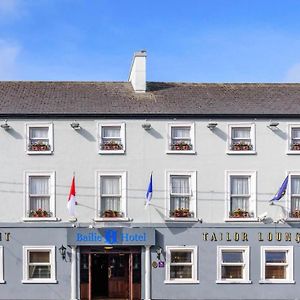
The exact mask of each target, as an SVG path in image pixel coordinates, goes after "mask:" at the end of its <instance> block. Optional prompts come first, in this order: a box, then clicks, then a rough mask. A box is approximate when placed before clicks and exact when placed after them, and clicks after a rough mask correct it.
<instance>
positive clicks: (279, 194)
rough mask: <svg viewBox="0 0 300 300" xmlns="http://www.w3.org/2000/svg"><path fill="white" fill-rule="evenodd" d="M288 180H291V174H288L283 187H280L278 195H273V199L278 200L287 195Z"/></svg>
mask: <svg viewBox="0 0 300 300" xmlns="http://www.w3.org/2000/svg"><path fill="white" fill-rule="evenodd" d="M288 181H289V176H286V178H285V179H284V181H283V183H282V185H281V187H280V188H279V190H278V192H277V193H276V195H275V196H274V197H273V199H272V200H271V201H278V200H280V199H281V198H282V197H283V196H284V195H285V191H286V188H287V185H288Z"/></svg>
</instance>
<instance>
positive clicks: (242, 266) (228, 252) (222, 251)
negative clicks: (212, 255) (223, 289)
mask: <svg viewBox="0 0 300 300" xmlns="http://www.w3.org/2000/svg"><path fill="white" fill-rule="evenodd" d="M217 274H218V278H217V283H223V282H224V283H225V282H226V283H247V282H250V281H249V247H235V246H227V247H224V246H220V247H218V262H217Z"/></svg>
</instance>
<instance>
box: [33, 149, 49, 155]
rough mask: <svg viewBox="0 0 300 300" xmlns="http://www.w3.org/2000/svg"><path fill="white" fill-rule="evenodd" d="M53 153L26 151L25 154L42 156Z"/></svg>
mask: <svg viewBox="0 0 300 300" xmlns="http://www.w3.org/2000/svg"><path fill="white" fill-rule="evenodd" d="M52 153H53V151H51V150H50V151H27V154H29V155H40V154H42V155H49V154H52Z"/></svg>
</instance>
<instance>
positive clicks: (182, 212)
mask: <svg viewBox="0 0 300 300" xmlns="http://www.w3.org/2000/svg"><path fill="white" fill-rule="evenodd" d="M193 215H194V214H193V213H192V212H190V210H189V209H188V208H179V209H175V210H173V211H171V212H170V217H172V218H192V217H193Z"/></svg>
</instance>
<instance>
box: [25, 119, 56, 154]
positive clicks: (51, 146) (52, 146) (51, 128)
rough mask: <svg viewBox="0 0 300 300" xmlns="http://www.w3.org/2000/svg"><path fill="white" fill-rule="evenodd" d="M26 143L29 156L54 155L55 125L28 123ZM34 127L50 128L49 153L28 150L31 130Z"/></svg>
mask: <svg viewBox="0 0 300 300" xmlns="http://www.w3.org/2000/svg"><path fill="white" fill-rule="evenodd" d="M25 125H26V143H25V147H26V148H25V151H26V152H27V154H30V155H31V154H33V155H44V154H52V153H53V152H54V143H53V123H26V124H25ZM34 127H48V128H49V131H48V139H49V145H50V150H47V151H30V150H28V147H29V144H30V139H29V129H30V128H34Z"/></svg>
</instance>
